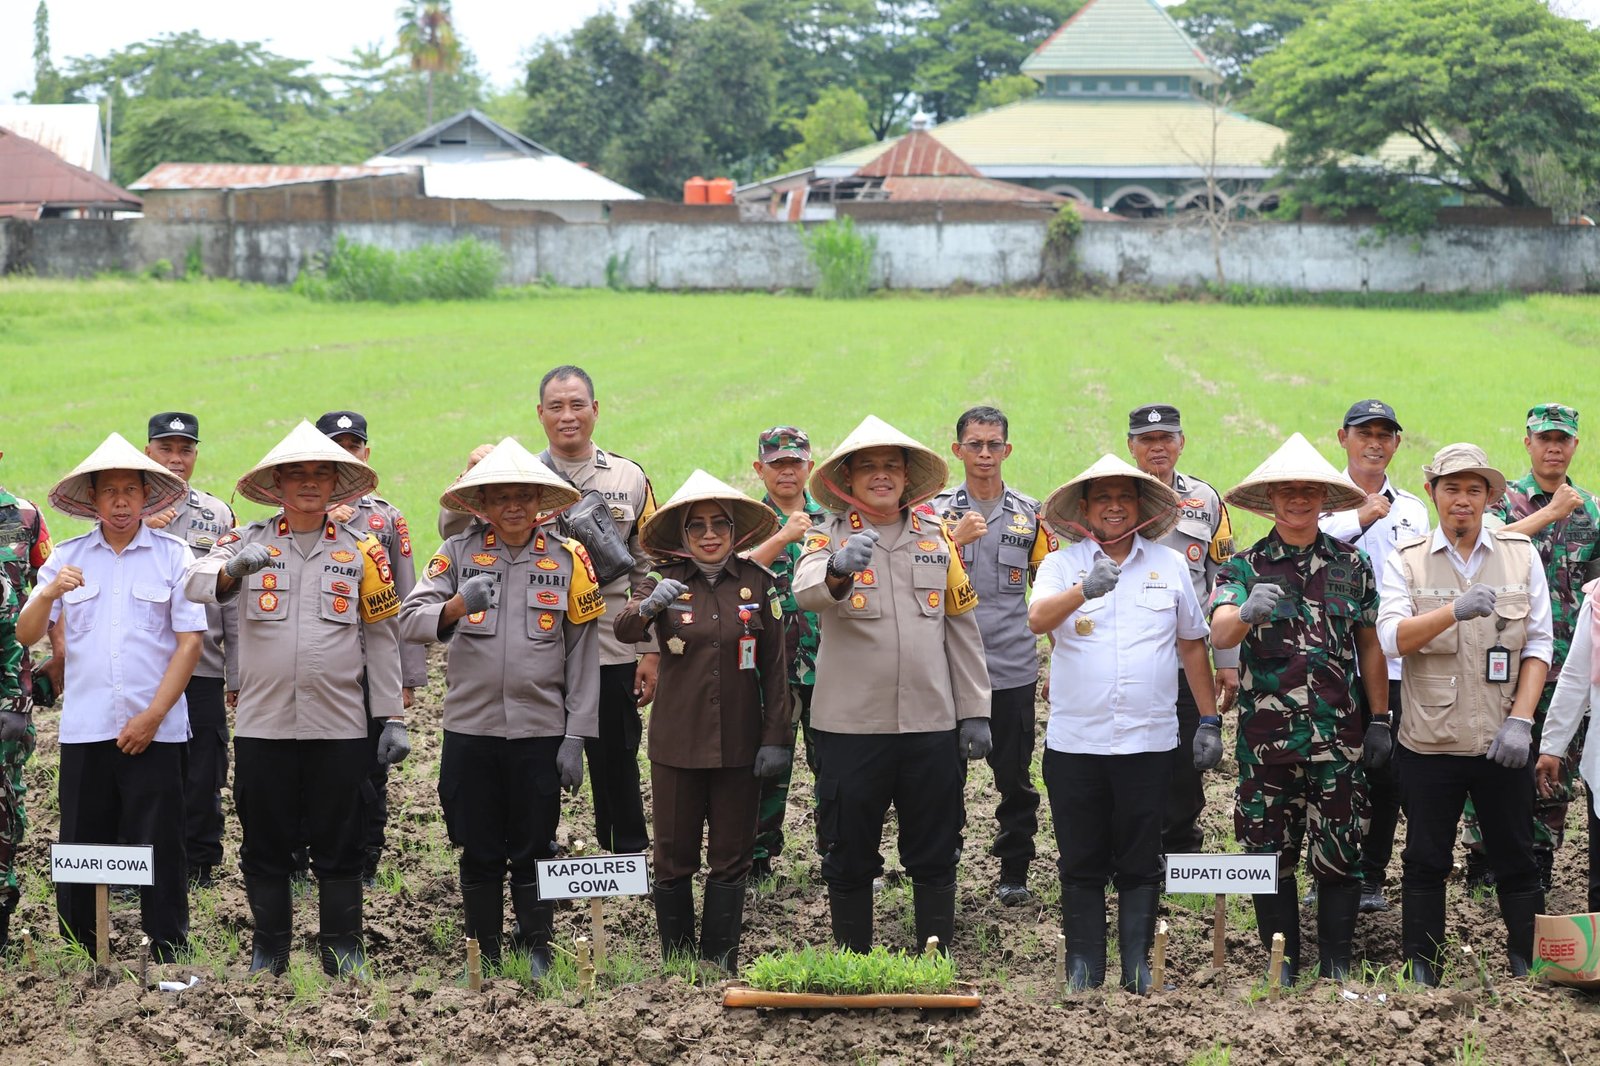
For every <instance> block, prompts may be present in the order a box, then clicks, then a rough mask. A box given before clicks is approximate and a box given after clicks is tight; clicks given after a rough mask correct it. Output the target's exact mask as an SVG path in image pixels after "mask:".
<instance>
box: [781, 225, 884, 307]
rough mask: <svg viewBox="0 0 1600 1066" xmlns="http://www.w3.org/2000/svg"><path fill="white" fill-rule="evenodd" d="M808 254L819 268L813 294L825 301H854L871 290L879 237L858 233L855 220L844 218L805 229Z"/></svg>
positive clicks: (804, 239) (802, 231)
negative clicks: (873, 262) (873, 261)
mask: <svg viewBox="0 0 1600 1066" xmlns="http://www.w3.org/2000/svg"><path fill="white" fill-rule="evenodd" d="M800 239H801V240H802V241H804V242H805V246H806V255H807V256H808V257H809V258H810V260H811V265H812V266H814V267H816V268H817V287H816V289H814V290H813V292H814V294H815V295H817V296H820V297H822V298H823V299H824V300H854V299H858V298H860V297H862V296H865V295H866V294H867V291H868V290H869V289H871V288H872V257H873V255H874V254H875V253H876V252H877V250H878V238H877V237H868V236H863V235H862V234H860V233H858V232H856V220H855V219H853V218H851V217H850V216H849V215H843V216H841V217H839V218H836V219H834V220H833V221H832V222H829V223H828V224H827V225H824V226H817V227H814V228H812V229H802V230H801V231H800Z"/></svg>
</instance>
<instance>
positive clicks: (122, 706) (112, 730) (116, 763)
mask: <svg viewBox="0 0 1600 1066" xmlns="http://www.w3.org/2000/svg"><path fill="white" fill-rule="evenodd" d="M187 493H188V489H187V486H185V485H184V483H183V481H182V480H181V479H179V478H177V477H174V476H173V475H172V474H170V473H168V472H167V471H166V470H165V469H163V468H162V467H160V466H157V465H156V464H155V463H153V462H151V461H150V459H148V458H147V457H146V456H144V455H143V454H141V453H140V452H139V450H138V449H136V448H135V447H134V446H133V445H131V444H129V443H128V442H127V441H126V440H124V439H123V438H122V437H120V436H119V435H117V434H115V433H113V434H111V435H110V436H109V437H107V438H106V439H105V442H104V443H102V444H101V445H100V447H98V448H96V449H95V450H94V452H93V453H92V454H91V455H90V456H89V457H88V458H87V459H85V460H84V461H83V462H81V463H79V464H78V466H77V468H76V469H74V470H73V471H72V473H70V474H68V475H67V476H66V477H64V478H62V479H61V481H59V482H58V483H57V484H56V487H55V488H54V489H53V490H51V493H50V504H51V506H53V507H54V508H55V509H56V510H58V511H60V512H61V513H62V514H67V515H71V516H73V517H74V518H92V519H95V520H96V524H95V527H94V529H93V530H91V531H90V532H88V533H86V534H84V535H83V536H81V537H73V538H72V539H70V540H67V541H64V542H62V543H61V544H59V545H57V546H56V550H55V551H54V552H52V553H51V556H50V558H49V559H48V560H46V562H45V564H44V566H42V567H40V569H39V583H38V585H37V586H35V588H34V590H33V595H32V596H31V597H29V599H28V604H27V606H25V607H24V608H23V609H22V613H21V614H20V615H19V616H18V618H17V639H18V640H20V641H21V642H22V644H23V646H24V647H26V646H28V645H31V644H32V643H33V642H34V641H36V640H38V639H39V638H40V637H41V636H43V635H44V632H45V626H46V624H47V623H50V622H56V621H60V622H61V624H62V625H63V626H64V627H65V628H66V638H67V662H66V666H67V678H66V680H67V684H66V687H65V691H64V693H63V696H64V700H63V703H62V708H61V727H60V740H61V772H60V781H59V785H60V811H61V830H60V837H61V842H62V843H64V844H68V843H79V844H122V843H126V844H149V845H152V846H153V847H154V869H153V871H152V873H153V882H152V884H150V885H147V886H145V887H143V888H141V889H140V890H139V914H140V923H139V924H140V928H142V929H143V930H144V933H145V935H146V936H148V937H149V938H150V954H151V957H152V958H155V959H156V960H158V961H161V962H170V961H172V960H173V959H174V958H175V956H176V955H177V953H178V952H179V951H180V950H182V949H183V947H184V946H185V945H186V944H187V942H188V935H189V897H188V892H187V890H186V888H185V881H184V879H185V876H186V875H187V863H186V861H185V858H184V828H183V827H184V819H183V745H184V741H185V740H187V739H188V736H189V719H188V711H187V705H186V702H185V700H184V695H183V692H184V687H185V686H186V685H187V684H188V683H189V675H190V674H191V673H192V672H193V671H194V667H195V663H196V662H198V661H199V658H200V643H201V635H202V634H203V633H204V632H205V629H206V616H205V611H203V610H201V608H200V606H199V605H198V604H195V603H191V602H190V601H189V600H188V599H186V598H184V595H183V573H184V565H185V564H186V563H187V562H188V561H189V558H190V557H189V551H188V549H187V548H186V547H185V546H184V543H183V542H182V541H180V540H178V539H177V538H176V537H173V536H170V535H168V534H166V533H163V532H160V531H159V530H154V529H149V528H146V527H145V525H144V523H143V521H142V519H144V518H145V517H146V516H148V515H151V514H156V513H159V512H160V511H162V510H164V509H166V508H167V507H169V506H171V505H172V504H173V503H175V502H176V501H178V500H179V499H181V498H183V497H184V496H186V495H187ZM94 896H95V894H94V888H93V886H92V885H78V884H62V885H58V886H57V888H56V907H57V911H58V914H59V916H60V922H61V932H62V935H63V936H67V937H74V938H76V939H77V941H78V942H79V943H81V944H92V943H94V942H95V935H96V916H95V901H94Z"/></svg>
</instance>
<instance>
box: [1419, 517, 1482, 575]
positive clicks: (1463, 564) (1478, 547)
mask: <svg viewBox="0 0 1600 1066" xmlns="http://www.w3.org/2000/svg"><path fill="white" fill-rule="evenodd" d="M1428 550H1429V551H1430V552H1441V551H1442V552H1449V553H1450V558H1451V559H1452V560H1454V561H1455V564H1456V567H1457V569H1459V570H1464V571H1467V572H1468V573H1476V572H1477V569H1478V565H1477V563H1476V562H1475V560H1477V558H1478V553H1479V552H1483V553H1485V554H1487V553H1491V552H1493V551H1494V537H1492V536H1490V535H1489V526H1488V524H1487V523H1485V524H1483V525H1480V526H1479V527H1478V539H1477V541H1476V542H1475V543H1474V544H1473V545H1472V551H1471V552H1469V553H1468V554H1467V557H1466V558H1465V559H1463V558H1461V555H1460V553H1459V552H1457V551H1456V547H1455V545H1454V544H1452V543H1450V539H1449V538H1448V537H1446V536H1445V535H1444V526H1443V525H1442V524H1441V525H1440V526H1438V527H1437V528H1436V529H1434V531H1433V543H1432V544H1431V545H1429V548H1428Z"/></svg>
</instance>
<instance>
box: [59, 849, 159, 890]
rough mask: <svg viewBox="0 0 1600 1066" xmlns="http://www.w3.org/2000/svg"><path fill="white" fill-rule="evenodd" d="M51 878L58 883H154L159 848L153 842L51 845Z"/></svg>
mask: <svg viewBox="0 0 1600 1066" xmlns="http://www.w3.org/2000/svg"><path fill="white" fill-rule="evenodd" d="M50 879H51V880H53V881H55V882H57V883H58V884H78V885H153V884H155V883H156V849H155V848H154V847H152V846H150V845H149V844H143V845H139V846H136V847H123V846H120V845H116V844H51V845H50Z"/></svg>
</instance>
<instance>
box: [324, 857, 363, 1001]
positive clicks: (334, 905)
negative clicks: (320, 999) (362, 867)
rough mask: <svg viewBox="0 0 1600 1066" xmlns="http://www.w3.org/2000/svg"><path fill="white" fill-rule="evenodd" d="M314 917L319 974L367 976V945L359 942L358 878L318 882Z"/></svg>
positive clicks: (359, 896)
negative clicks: (319, 956)
mask: <svg viewBox="0 0 1600 1066" xmlns="http://www.w3.org/2000/svg"><path fill="white" fill-rule="evenodd" d="M317 918H318V921H317V946H318V949H319V954H320V955H321V956H322V972H323V973H325V974H327V975H328V976H329V977H350V976H355V977H361V978H365V977H366V976H368V974H367V946H366V944H365V943H364V942H363V941H362V939H361V879H360V878H358V877H350V878H342V879H339V880H327V879H324V880H322V881H320V882H318V884H317Z"/></svg>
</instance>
